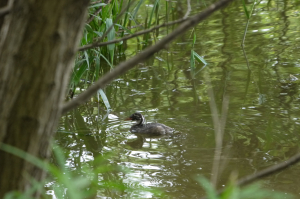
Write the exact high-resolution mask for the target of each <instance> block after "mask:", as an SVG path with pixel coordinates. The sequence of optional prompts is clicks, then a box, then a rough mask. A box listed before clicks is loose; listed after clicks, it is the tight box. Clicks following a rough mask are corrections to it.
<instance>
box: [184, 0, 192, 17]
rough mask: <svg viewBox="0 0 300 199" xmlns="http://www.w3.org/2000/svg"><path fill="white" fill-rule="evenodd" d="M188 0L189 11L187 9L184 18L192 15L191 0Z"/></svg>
mask: <svg viewBox="0 0 300 199" xmlns="http://www.w3.org/2000/svg"><path fill="white" fill-rule="evenodd" d="M186 1H187V2H186V3H187V6H188V8H187V11H186V13H185V15H184V17H183V18H184V19H186V18H188V16H189V15H190V12H191V10H192V8H191V2H190V0H186Z"/></svg>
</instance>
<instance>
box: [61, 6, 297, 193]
mask: <svg viewBox="0 0 300 199" xmlns="http://www.w3.org/2000/svg"><path fill="white" fill-rule="evenodd" d="M185 4H186V3H185V2H184V3H183V2H181V3H179V2H173V6H174V9H178V10H180V9H179V8H182V10H185V9H186V5H185ZM192 4H193V5H192V13H191V15H192V14H195V13H197V12H199V11H200V10H202V9H204V8H205V6H204V4H203V1H192ZM206 4H207V5H209V4H211V2H209V1H206ZM251 5H252V2H248V4H247V6H248V8H249V9H250V7H251ZM160 9H161V10H164V7H162V8H160ZM184 12H185V11H182V13H180V12H175V15H173V17H181V15H184ZM176 15H178V16H176ZM140 17H141V18H142V16H140ZM169 20H170V21H171V17H170V18H169ZM172 20H173V19H172ZM246 22H247V18H246V16H245V13H244V10H243V7H242V3H241V2H234V3H232V4H231V5H230V6H229V7H227V8H225V9H222V10H221V11H218V12H217V13H215V14H214V15H213V16H211V17H210V18H208V19H207V20H205V21H204V22H202V23H201V24H199V25H198V26H197V27H196V29H194V30H190V31H188V33H186V34H185V35H184V36H182V37H180V38H179V39H177V40H176V41H175V42H173V43H172V44H171V45H170V46H168V48H167V49H164V50H162V51H160V52H159V53H157V54H155V56H153V57H152V58H150V59H149V60H148V61H146V62H145V63H141V64H139V66H138V67H135V68H134V69H132V70H130V71H129V72H128V73H127V74H126V75H123V76H121V77H119V78H118V79H116V80H114V81H113V83H111V84H110V85H109V86H107V87H106V89H105V90H104V92H105V93H106V95H107V98H108V101H109V103H110V105H111V108H112V110H111V111H110V112H109V113H107V111H106V108H105V105H104V104H103V103H102V101H101V100H100V103H98V102H97V97H95V98H93V99H91V101H90V102H88V103H86V104H85V105H83V106H81V107H79V108H78V109H77V110H74V111H72V112H70V113H68V114H67V115H66V116H64V117H62V119H61V124H60V127H59V131H58V133H57V136H56V139H55V142H56V143H57V144H58V145H59V146H61V147H63V148H64V149H65V150H66V151H67V152H66V155H67V157H68V161H67V163H66V166H68V167H69V168H70V169H71V170H74V171H76V170H80V168H81V165H82V164H83V163H88V164H89V165H94V164H95V163H94V160H95V159H97V158H99V157H105V156H107V154H110V155H109V156H108V158H107V159H106V160H105V161H104V164H106V165H112V166H116V165H118V166H122V167H124V168H127V169H128V170H129V172H128V173H125V174H124V173H122V172H120V171H113V172H108V173H105V174H102V173H99V174H98V179H99V183H101V180H104V181H105V180H106V181H107V180H114V181H117V182H123V183H125V184H128V186H129V185H130V186H133V187H135V188H136V189H133V190H131V189H128V190H125V191H123V192H117V191H114V190H113V189H109V188H105V189H99V190H98V198H120V197H126V198H154V197H155V196H154V195H153V193H152V192H150V191H149V190H147V189H144V190H141V189H140V188H141V187H144V188H158V189H159V190H161V191H163V192H164V193H165V197H166V198H200V197H201V196H205V191H204V190H203V189H202V187H201V185H200V184H199V183H198V182H197V180H196V179H197V176H198V175H202V176H204V177H206V178H207V179H210V178H211V177H212V175H213V172H212V166H213V160H214V154H215V148H216V143H215V132H214V128H215V126H214V124H213V120H212V115H211V112H212V111H211V109H210V105H209V103H210V100H211V98H210V96H209V95H208V89H209V84H211V85H212V90H213V91H214V97H215V101H216V104H217V105H216V108H217V109H218V112H219V113H220V112H221V110H222V102H223V101H224V98H225V97H228V99H229V106H228V111H227V114H226V116H227V117H226V125H225V130H224V137H223V142H222V143H223V147H222V154H221V164H220V171H219V175H218V178H217V188H222V187H224V186H225V185H226V184H228V181H229V178H230V176H231V175H232V174H233V173H237V175H238V177H243V176H246V175H249V174H253V173H255V172H257V171H259V170H261V169H264V168H266V167H268V166H271V165H274V164H277V163H279V162H282V161H284V160H286V159H288V158H289V157H291V156H293V155H294V154H296V153H297V152H298V151H299V138H300V135H299V129H300V109H299V107H300V95H299V82H300V80H298V79H299V78H300V26H299V22H300V11H299V2H298V3H296V2H295V1H281V0H280V1H260V2H258V3H257V4H256V5H255V7H254V11H253V15H252V17H251V19H250V22H249V27H248V31H247V35H246V38H245V45H244V50H243V48H242V47H241V42H242V39H243V35H244V31H245V28H246ZM172 28H173V27H169V29H168V32H170V31H172ZM193 31H194V32H195V33H196V39H197V40H196V44H195V46H194V47H193ZM166 34H167V29H161V30H160V32H159V35H158V37H156V38H155V39H153V41H152V42H155V40H158V39H160V38H162V37H163V36H164V35H166ZM143 45H144V44H142V43H137V42H136V40H129V41H127V49H126V50H125V51H124V52H125V53H124V54H120V55H119V58H118V60H116V62H119V61H122V60H124V59H128V58H130V57H132V56H134V55H135V54H136V52H138V51H139V50H140V48H143V47H144V46H143ZM191 50H194V51H195V52H197V53H198V54H199V55H201V56H203V57H204V59H205V60H206V62H207V63H208V64H207V65H206V66H205V68H203V69H202V67H203V64H201V63H196V67H195V69H191V67H190V54H191ZM115 64H117V63H115ZM201 69H202V70H201ZM208 76H209V77H210V80H211V82H209V79H208V78H206V77H208ZM136 111H139V112H141V113H143V114H144V116H145V117H146V119H147V122H159V123H164V124H166V125H168V126H170V127H172V128H174V129H175V130H176V133H175V134H174V136H169V137H141V136H137V135H134V134H132V133H130V131H129V129H130V127H131V125H132V124H133V123H132V122H130V121H124V119H125V118H126V117H128V116H130V115H131V114H132V113H134V112H136ZM218 125H220V124H218ZM296 176H300V169H299V166H293V167H291V168H289V169H286V170H284V171H281V172H280V173H277V174H276V175H273V176H270V177H266V178H264V179H263V180H261V181H260V182H261V183H262V186H263V187H265V188H268V189H270V190H276V191H282V192H284V193H287V195H289V194H293V195H295V196H298V195H300V190H299V188H298V185H299V179H300V178H298V177H296Z"/></svg>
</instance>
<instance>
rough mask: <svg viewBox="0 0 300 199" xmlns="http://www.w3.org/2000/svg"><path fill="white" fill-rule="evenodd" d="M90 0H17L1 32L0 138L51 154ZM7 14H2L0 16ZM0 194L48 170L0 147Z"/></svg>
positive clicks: (38, 153)
mask: <svg viewBox="0 0 300 199" xmlns="http://www.w3.org/2000/svg"><path fill="white" fill-rule="evenodd" d="M88 3H89V0H51V1H41V0H30V1H25V0H15V2H14V5H13V8H12V10H11V12H10V14H9V15H7V16H5V17H6V19H5V20H4V22H3V24H2V26H1V30H0V31H1V32H0V33H1V35H0V143H1V142H3V143H6V144H9V145H12V146H15V147H18V148H20V149H22V150H24V151H26V152H28V153H30V154H32V155H34V156H38V157H42V158H45V157H48V151H49V141H50V139H51V137H52V136H53V134H54V132H55V130H56V127H57V122H58V119H59V117H60V115H61V107H62V103H63V99H64V94H65V88H66V86H67V81H68V78H69V74H70V69H71V66H72V64H73V58H74V54H75V49H76V47H77V44H78V41H79V40H80V36H81V31H82V27H83V25H84V21H85V15H86V10H87V6H88ZM1 20H3V16H2V19H0V21H1ZM0 158H1V159H0V187H1V188H0V198H3V196H4V194H5V193H7V192H8V191H11V190H16V189H17V190H21V191H22V190H26V189H27V188H28V187H29V183H28V182H27V181H26V179H25V178H24V174H29V175H30V176H32V177H34V178H35V179H37V180H40V179H42V178H43V177H44V173H43V172H42V171H40V170H38V169H36V168H35V167H34V166H33V165H31V164H29V163H28V162H26V161H25V160H24V159H21V158H17V157H15V156H13V155H10V154H8V153H5V152H3V151H0Z"/></svg>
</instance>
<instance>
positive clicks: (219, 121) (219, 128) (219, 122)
mask: <svg viewBox="0 0 300 199" xmlns="http://www.w3.org/2000/svg"><path fill="white" fill-rule="evenodd" d="M205 80H206V83H207V85H208V90H207V92H208V96H209V97H210V100H209V105H210V110H211V114H212V119H213V125H214V131H215V142H216V148H215V154H214V162H213V167H212V176H211V183H212V185H213V186H214V187H216V184H217V179H218V176H219V170H220V169H219V167H220V161H221V153H222V146H223V135H224V129H225V124H226V118H227V113H228V104H229V98H228V96H224V98H223V103H222V115H221V117H219V113H218V109H217V104H216V100H215V97H214V92H213V89H212V85H211V79H210V77H209V74H208V72H207V73H206V74H205Z"/></svg>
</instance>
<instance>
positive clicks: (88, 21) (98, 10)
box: [86, 0, 111, 23]
mask: <svg viewBox="0 0 300 199" xmlns="http://www.w3.org/2000/svg"><path fill="white" fill-rule="evenodd" d="M110 1H111V0H108V1H107V3H106V4H109V3H110ZM103 7H105V6H100V7H99V8H98V9H97V10H96V11H95V13H94V14H93V15H91V16H90V18H89V19H88V20H87V21H86V23H90V22H91V21H93V19H94V18H95V16H96V15H98V14H99V13H100V12H101V10H102V8H103Z"/></svg>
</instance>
